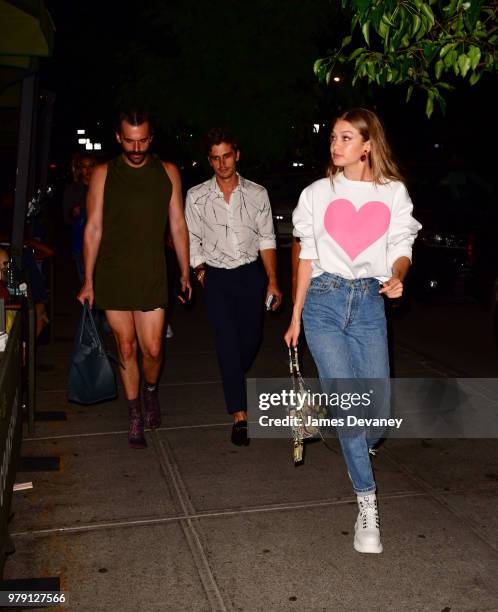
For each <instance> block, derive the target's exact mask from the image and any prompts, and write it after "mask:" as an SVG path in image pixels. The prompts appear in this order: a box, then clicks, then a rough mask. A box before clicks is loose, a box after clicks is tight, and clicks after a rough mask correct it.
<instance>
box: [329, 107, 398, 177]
mask: <svg viewBox="0 0 498 612" xmlns="http://www.w3.org/2000/svg"><path fill="white" fill-rule="evenodd" d="M341 119H342V120H343V121H347V122H348V123H350V124H351V125H352V126H353V127H354V128H356V129H357V130H358V132H360V135H361V137H362V138H363V140H364V141H367V140H369V141H370V152H369V153H368V162H369V164H370V168H371V170H372V175H373V183H374V184H382V183H387V182H389V181H404V178H403V175H402V174H401V172H400V170H399V168H398V166H397V164H396V162H395V161H394V157H393V154H392V151H391V147H390V146H389V143H388V142H387V138H386V133H385V131H384V128H383V126H382V123H381V122H380V119H379V118H378V117H377V115H376V114H375V113H374V112H372V111H369V110H367V109H366V108H352V109H351V110H348V111H346V112H345V113H343V114H342V115H340V116H339V117H337V118H336V119H334V121H333V123H332V128H331V130H330V131H331V132H332V130H333V129H334V126H335V124H336V122H337V121H339V120H341ZM339 171H342V167H341V166H336V165H335V164H334V161H333V159H332V158H331V160H330V163H329V166H328V168H327V176H328V177H330V179H331V180H333V179H334V176H335V175H336V174H337V173H338V172H339Z"/></svg>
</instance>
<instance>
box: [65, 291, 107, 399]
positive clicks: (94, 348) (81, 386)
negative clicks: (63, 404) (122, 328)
mask: <svg viewBox="0 0 498 612" xmlns="http://www.w3.org/2000/svg"><path fill="white" fill-rule="evenodd" d="M116 395H117V387H116V376H115V374H114V370H113V368H112V365H111V363H110V360H109V355H108V354H107V352H106V350H105V347H104V345H103V343H102V340H101V338H100V336H99V332H98V330H97V326H96V325H95V321H94V318H93V315H92V311H91V309H90V306H89V304H88V301H87V300H85V304H84V306H83V310H82V312H81V318H80V324H79V328H78V332H77V335H76V339H75V343H74V349H73V354H72V356H71V362H70V366H69V377H68V383H67V399H68V400H69V401H70V402H77V403H78V404H96V403H98V402H104V401H106V400H111V399H114V398H115V397H116Z"/></svg>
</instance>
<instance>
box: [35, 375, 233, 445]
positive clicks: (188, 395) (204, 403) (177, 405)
mask: <svg viewBox="0 0 498 612" xmlns="http://www.w3.org/2000/svg"><path fill="white" fill-rule="evenodd" d="M118 392H119V397H118V398H117V399H116V400H113V401H111V402H103V403H101V404H96V405H93V406H80V405H78V404H72V403H70V402H68V401H67V400H66V394H65V391H55V392H42V393H38V395H37V405H36V409H37V410H38V411H49V410H60V411H64V412H65V413H66V419H67V420H66V421H61V422H44V421H37V422H36V423H35V432H34V434H33V437H45V436H55V435H74V434H90V433H103V432H110V431H123V432H125V431H126V429H127V427H128V407H127V403H126V399H125V397H124V393H123V391H122V389H119V390H118ZM159 401H160V404H161V414H162V420H163V426H164V427H189V426H200V425H209V424H212V423H215V424H216V423H226V424H230V423H231V417H229V416H228V415H227V413H226V410H225V400H224V396H223V388H222V385H221V382H217V381H213V382H212V383H194V382H192V383H190V384H187V385H186V384H182V383H179V384H176V383H175V382H174V381H171V382H162V383H160V385H159ZM26 435H27V434H26ZM29 437H32V436H29Z"/></svg>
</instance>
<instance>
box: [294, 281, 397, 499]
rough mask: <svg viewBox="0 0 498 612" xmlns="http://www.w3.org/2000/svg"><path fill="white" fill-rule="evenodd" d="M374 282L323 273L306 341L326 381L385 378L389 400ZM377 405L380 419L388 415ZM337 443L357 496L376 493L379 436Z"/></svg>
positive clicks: (309, 309) (311, 294)
mask: <svg viewBox="0 0 498 612" xmlns="http://www.w3.org/2000/svg"><path fill="white" fill-rule="evenodd" d="M379 288H380V284H379V281H378V280H377V279H375V278H362V279H356V280H347V279H345V278H342V277H341V276H337V275H336V274H329V273H327V272H324V273H323V274H321V275H320V276H318V277H316V278H314V279H312V280H311V282H310V286H309V289H308V294H307V296H306V301H305V304H304V310H303V323H304V331H305V334H306V340H307V342H308V346H309V348H310V351H311V354H312V356H313V359H314V361H315V363H316V366H317V369H318V374H319V376H320V380H321V381H322V383H324V382H325V381H330V379H341V378H346V379H351V378H361V379H383V382H382V383H381V384H382V385H384V390H385V393H384V395H383V399H382V400H381V401H382V402H383V404H386V405H387V404H388V402H389V399H388V398H389V393H388V390H389V355H388V348H387V329H386V316H385V311H384V298H383V297H382V295H380V294H379ZM385 408H386V406H385V405H381V406H376V409H375V412H376V415H379V414H381V413H382V414H383V415H384V414H385ZM339 441H340V443H341V447H342V452H343V455H344V459H345V461H346V465H347V467H348V472H349V477H350V479H351V482H352V483H353V489H354V490H355V492H356V493H373V492H374V491H375V480H374V477H373V472H372V465H371V462H370V455H369V452H368V449H369V448H372V447H373V446H375V444H376V443H377V442H378V441H379V436H377V437H376V438H373V439H369V437H368V435H367V433H366V432H363V433H362V434H359V435H351V433H348V435H346V434H345V433H344V432H343V433H342V435H341V428H339Z"/></svg>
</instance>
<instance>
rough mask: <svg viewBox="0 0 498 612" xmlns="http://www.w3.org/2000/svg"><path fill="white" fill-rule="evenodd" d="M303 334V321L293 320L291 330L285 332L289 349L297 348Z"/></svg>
mask: <svg viewBox="0 0 498 612" xmlns="http://www.w3.org/2000/svg"><path fill="white" fill-rule="evenodd" d="M300 333H301V319H294V318H292V321H291V324H290V325H289V329H288V330H287V331H286V332H285V335H284V340H285V344H287V346H288V347H291V346H297V343H298V342H299V335H300Z"/></svg>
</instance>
